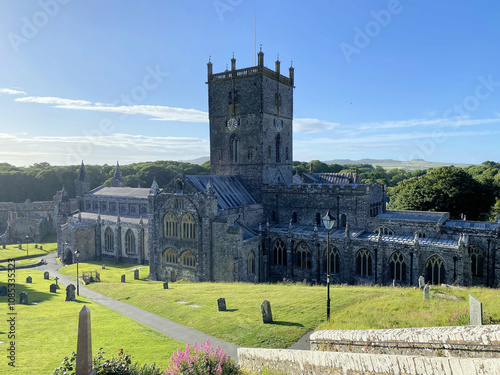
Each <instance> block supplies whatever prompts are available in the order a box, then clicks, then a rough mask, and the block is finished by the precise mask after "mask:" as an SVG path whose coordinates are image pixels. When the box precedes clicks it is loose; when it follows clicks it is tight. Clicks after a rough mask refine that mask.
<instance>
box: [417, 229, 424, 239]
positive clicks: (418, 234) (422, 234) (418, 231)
mask: <svg viewBox="0 0 500 375" xmlns="http://www.w3.org/2000/svg"><path fill="white" fill-rule="evenodd" d="M415 234H416V235H417V237H418V238H425V233H424V232H422V231H421V230H417V231H416V232H415Z"/></svg>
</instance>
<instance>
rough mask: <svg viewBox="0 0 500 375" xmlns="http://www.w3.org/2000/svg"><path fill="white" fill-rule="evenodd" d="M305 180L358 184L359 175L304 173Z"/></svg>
mask: <svg viewBox="0 0 500 375" xmlns="http://www.w3.org/2000/svg"><path fill="white" fill-rule="evenodd" d="M304 179H305V182H311V183H316V184H334V185H347V184H359V183H360V182H361V181H360V180H359V176H358V175H357V174H356V173H304Z"/></svg>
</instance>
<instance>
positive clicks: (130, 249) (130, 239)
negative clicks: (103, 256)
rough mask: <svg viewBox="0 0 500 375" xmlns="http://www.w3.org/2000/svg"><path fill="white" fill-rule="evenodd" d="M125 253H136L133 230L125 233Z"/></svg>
mask: <svg viewBox="0 0 500 375" xmlns="http://www.w3.org/2000/svg"><path fill="white" fill-rule="evenodd" d="M125 253H127V254H134V253H135V235H134V233H133V232H132V230H131V229H129V230H127V232H126V233H125Z"/></svg>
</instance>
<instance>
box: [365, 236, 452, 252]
mask: <svg viewBox="0 0 500 375" xmlns="http://www.w3.org/2000/svg"><path fill="white" fill-rule="evenodd" d="M381 236H382V241H383V242H387V243H394V244H401V245H413V244H414V243H415V237H413V236H393V235H381ZM358 238H359V239H364V240H368V241H370V242H378V233H369V232H365V233H363V234H362V235H360V236H359V237H358ZM418 242H419V243H420V245H424V246H425V245H427V246H440V247H451V248H453V249H456V248H457V247H458V241H456V240H447V239H443V238H419V239H418Z"/></svg>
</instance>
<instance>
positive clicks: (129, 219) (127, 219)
mask: <svg viewBox="0 0 500 375" xmlns="http://www.w3.org/2000/svg"><path fill="white" fill-rule="evenodd" d="M148 190H149V189H148ZM81 215H82V221H83V220H85V219H88V220H97V216H98V215H99V214H96V213H93V212H82V213H81ZM117 217H118V216H117V215H102V214H101V220H103V221H110V222H113V223H116V218H117ZM120 221H122V222H124V223H130V224H139V222H140V221H141V218H140V217H137V216H121V215H120ZM142 222H143V223H144V225H147V224H148V218H147V216H143V218H142Z"/></svg>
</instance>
